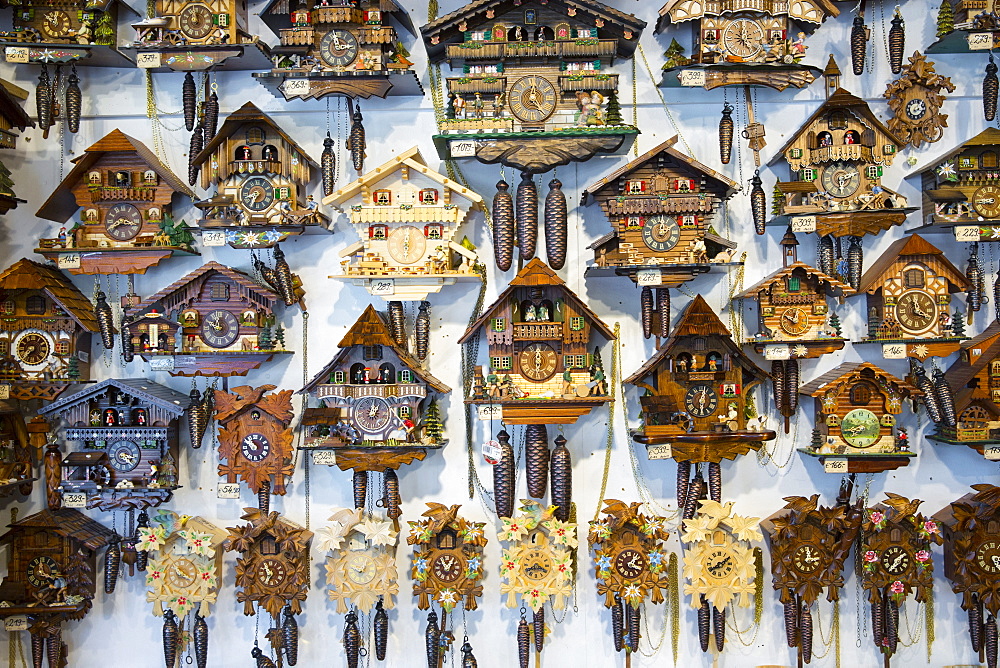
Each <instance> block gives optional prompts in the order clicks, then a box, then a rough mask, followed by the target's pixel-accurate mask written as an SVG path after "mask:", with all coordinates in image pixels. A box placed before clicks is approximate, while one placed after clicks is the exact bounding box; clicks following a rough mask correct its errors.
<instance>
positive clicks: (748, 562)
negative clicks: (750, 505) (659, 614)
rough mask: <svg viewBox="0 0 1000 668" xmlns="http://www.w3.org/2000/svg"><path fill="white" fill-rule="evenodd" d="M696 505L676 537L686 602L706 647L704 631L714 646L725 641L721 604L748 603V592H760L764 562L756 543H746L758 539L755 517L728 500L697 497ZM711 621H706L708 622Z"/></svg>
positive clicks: (725, 605)
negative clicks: (695, 613)
mask: <svg viewBox="0 0 1000 668" xmlns="http://www.w3.org/2000/svg"><path fill="white" fill-rule="evenodd" d="M698 504H699V510H698V512H697V513H695V514H694V516H693V517H690V518H685V520H684V525H683V534H682V535H681V540H682V541H683V542H684V543H687V547H686V549H685V552H684V566H683V571H684V578H685V579H686V580H687V584H686V585H684V593H685V594H690V595H691V607H692V608H695V609H697V610H698V640H699V642H700V643H701V651H702V652H707V651H708V646H709V635H710V634H711V635H712V636H714V640H715V650H716V651H718V652H721V651H722V650H723V647H724V645H725V642H726V607H727V606H729V605H730V604H732V605H734V606H739V607H741V608H747V607H750V604H751V595H756V596H757V597H760V596H761V594H762V591H763V583H762V582H761V579H760V575H759V574H760V573H762V571H763V567H762V566H759V564H758V562H759V560H761V559H762V555H761V551H760V548H754V547H753V546H752V545H751V543H752V542H754V541H760V540H762V538H763V537H762V536H761V532H760V529H759V528H758V526H757V525H758V522H759V521H760V520H759V518H756V517H745V516H742V515H737V514H736V513H733V512H732V505H733V504H732V502H729V503H726V504H720V503H718V502H717V501H713V500H701V501H698ZM709 620H711V624H710V623H709Z"/></svg>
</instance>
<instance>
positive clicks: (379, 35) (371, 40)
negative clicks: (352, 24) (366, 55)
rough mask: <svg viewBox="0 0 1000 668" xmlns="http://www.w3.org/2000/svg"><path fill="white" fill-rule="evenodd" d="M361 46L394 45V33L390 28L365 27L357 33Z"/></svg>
mask: <svg viewBox="0 0 1000 668" xmlns="http://www.w3.org/2000/svg"><path fill="white" fill-rule="evenodd" d="M358 42H360V43H361V44H394V43H395V42H396V31H395V30H394V29H393V28H392V26H367V27H364V28H362V29H361V30H359V31H358Z"/></svg>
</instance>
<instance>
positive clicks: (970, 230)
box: [955, 225, 982, 241]
mask: <svg viewBox="0 0 1000 668" xmlns="http://www.w3.org/2000/svg"><path fill="white" fill-rule="evenodd" d="M981 237H982V234H980V232H979V226H978V225H957V226H956V227H955V241H979V240H980V238H981Z"/></svg>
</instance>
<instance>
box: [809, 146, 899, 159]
mask: <svg viewBox="0 0 1000 668" xmlns="http://www.w3.org/2000/svg"><path fill="white" fill-rule="evenodd" d="M809 155H810V159H811V160H812V163H813V164H817V163H821V162H832V161H835V160H855V161H860V162H865V163H873V162H875V157H874V155H873V154H872V147H871V146H862V145H861V144H835V145H833V146H820V147H819V148H813V149H809ZM880 157H881V156H880Z"/></svg>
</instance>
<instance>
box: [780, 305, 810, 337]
mask: <svg viewBox="0 0 1000 668" xmlns="http://www.w3.org/2000/svg"><path fill="white" fill-rule="evenodd" d="M780 324H781V330H782V331H783V332H785V334H788V335H789V336H801V335H802V334H805V333H806V332H807V331H808V330H809V315H808V314H807V313H806V312H805V310H804V309H801V308H799V307H798V306H790V307H789V308H786V309H785V310H784V311H782V312H781V320H780Z"/></svg>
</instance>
